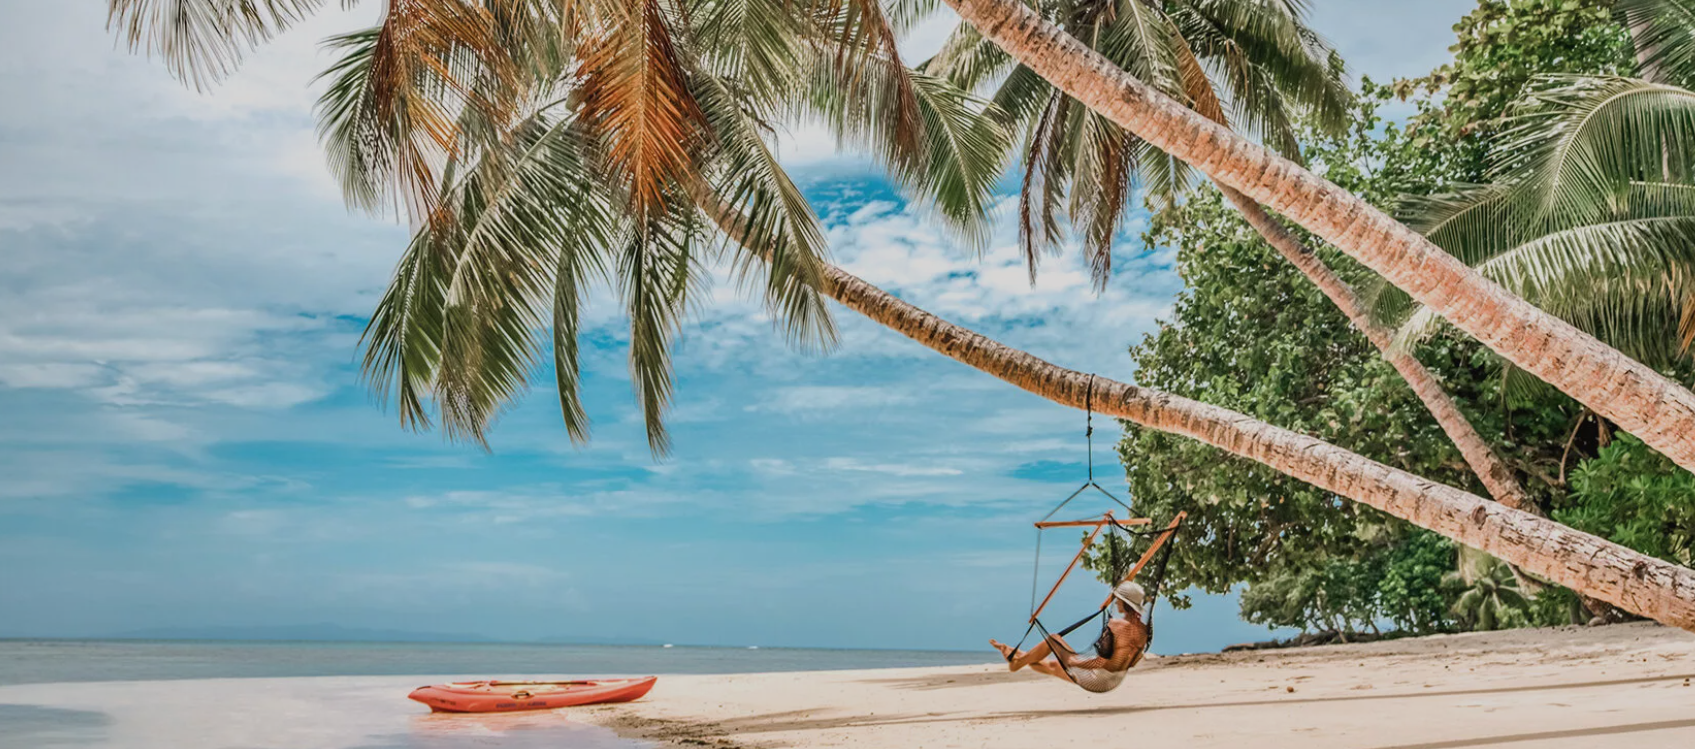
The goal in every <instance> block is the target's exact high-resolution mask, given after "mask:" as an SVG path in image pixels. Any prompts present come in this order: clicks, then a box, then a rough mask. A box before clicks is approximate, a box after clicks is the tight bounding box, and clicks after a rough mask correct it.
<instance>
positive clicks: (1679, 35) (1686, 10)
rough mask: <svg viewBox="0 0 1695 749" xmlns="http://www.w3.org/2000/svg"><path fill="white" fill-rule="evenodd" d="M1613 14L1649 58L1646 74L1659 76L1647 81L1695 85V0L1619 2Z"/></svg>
mask: <svg viewBox="0 0 1695 749" xmlns="http://www.w3.org/2000/svg"><path fill="white" fill-rule="evenodd" d="M1613 15H1614V17H1615V18H1617V19H1618V20H1619V22H1620V25H1622V26H1624V27H1625V28H1628V29H1630V35H1631V38H1632V41H1634V42H1635V43H1636V45H1637V47H1638V50H1639V52H1638V55H1639V56H1641V57H1644V58H1646V59H1644V60H1643V63H1644V65H1643V68H1644V69H1645V70H1644V72H1647V71H1650V70H1651V71H1654V72H1655V73H1657V75H1656V76H1648V75H1644V77H1645V78H1650V79H1652V80H1653V81H1654V82H1655V83H1669V84H1673V85H1677V86H1683V87H1685V88H1688V87H1690V86H1695V0H1615V2H1614V3H1613ZM1643 53H1646V54H1643Z"/></svg>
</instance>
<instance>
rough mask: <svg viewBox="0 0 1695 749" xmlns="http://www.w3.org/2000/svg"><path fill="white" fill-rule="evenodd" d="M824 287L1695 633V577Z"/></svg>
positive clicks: (831, 271)
mask: <svg viewBox="0 0 1695 749" xmlns="http://www.w3.org/2000/svg"><path fill="white" fill-rule="evenodd" d="M691 192H692V193H693V197H694V199H695V201H696V203H697V204H698V205H700V206H701V209H702V211H703V212H704V213H706V214H707V215H708V216H709V217H710V218H711V219H712V220H713V221H714V222H715V223H716V224H717V225H718V226H719V228H720V229H722V230H723V231H724V233H725V234H726V235H728V236H729V237H730V238H731V240H732V241H737V240H739V239H740V238H742V237H743V234H744V231H743V227H744V225H745V224H744V223H743V219H742V217H741V215H740V214H739V213H737V211H736V210H735V208H734V207H733V206H731V205H729V204H727V203H725V202H723V201H722V200H720V199H719V198H718V197H717V196H716V195H714V194H712V193H711V190H710V188H708V187H706V186H705V185H703V184H695V185H693V186H692V187H691ZM821 276H822V279H821V281H822V287H823V288H822V290H823V292H824V293H825V294H826V295H828V296H829V297H830V298H832V299H835V300H836V301H837V302H840V303H841V304H842V305H843V306H845V307H847V308H848V309H851V310H853V311H855V312H858V313H860V314H862V315H864V316H866V317H868V318H870V319H871V320H872V321H874V322H876V323H878V324H880V325H883V326H884V327H887V328H890V329H892V330H894V331H896V332H898V333H900V334H901V335H904V336H906V337H908V338H911V339H912V340H914V341H917V342H918V343H920V344H922V345H924V346H926V347H928V348H930V349H933V350H935V351H937V352H939V353H942V354H945V355H947V356H948V357H950V358H952V359H954V360H956V361H959V362H962V363H964V364H966V365H969V366H971V367H973V368H975V369H978V370H980V371H982V372H985V373H988V374H990V375H993V376H994V377H996V378H998V379H1001V380H1004V381H1006V382H1008V383H1010V384H1012V385H1015V386H1017V387H1019V388H1022V389H1024V390H1027V391H1029V392H1032V393H1035V394H1036V395H1039V396H1041V397H1043V398H1046V399H1048V400H1050V401H1053V402H1055V403H1058V404H1060V405H1064V406H1070V407H1072V408H1077V409H1082V408H1092V409H1093V410H1094V411H1096V412H1098V413H1103V414H1108V415H1111V416H1117V417H1120V418H1123V419H1127V420H1129V421H1132V422H1135V423H1137V424H1140V425H1142V426H1145V427H1148V428H1150V429H1157V430H1159V431H1162V432H1168V433H1170V434H1178V435H1183V436H1185V437H1191V438H1194V439H1197V440H1200V441H1202V442H1205V443H1207V444H1209V445H1212V446H1214V447H1217V448H1219V449H1222V450H1224V451H1226V452H1228V453H1231V454H1233V455H1237V456H1241V457H1244V458H1248V459H1250V460H1255V461H1258V462H1260V463H1263V464H1265V465H1267V466H1270V467H1271V468H1273V469H1276V470H1278V471H1281V472H1283V473H1285V474H1288V475H1290V476H1293V477H1295V478H1298V479H1300V480H1302V481H1306V482H1308V483H1310V484H1312V485H1314V486H1317V487H1319V488H1320V489H1324V490H1326V491H1330V492H1334V493H1336V494H1338V495H1340V496H1343V497H1347V498H1349V499H1352V500H1355V501H1358V502H1362V503H1364V504H1367V505H1370V506H1372V507H1375V508H1377V509H1379V510H1382V511H1384V512H1387V513H1389V514H1391V515H1394V516H1395V517H1398V518H1401V519H1403V520H1407V521H1409V522H1411V523H1413V524H1414V525H1417V526H1419V527H1421V528H1427V529H1429V530H1432V531H1435V532H1436V533H1440V534H1442V535H1443V536H1446V537H1448V538H1451V539H1453V540H1454V541H1456V542H1459V543H1461V544H1464V545H1466V546H1470V547H1472V548H1475V549H1481V550H1483V551H1485V552H1488V553H1490V554H1493V555H1495V556H1496V557H1498V558H1500V559H1502V560H1503V561H1505V562H1507V563H1509V564H1513V565H1516V566H1519V567H1522V568H1523V569H1525V570H1526V571H1529V572H1531V573H1533V574H1536V575H1539V576H1542V577H1546V578H1547V579H1549V580H1551V581H1553V582H1556V583H1559V584H1561V585H1565V586H1567V587H1569V588H1571V589H1573V590H1575V591H1578V592H1579V593H1582V594H1585V595H1589V596H1594V597H1596V598H1600V599H1603V600H1606V601H1609V602H1612V603H1615V604H1618V605H1619V606H1620V607H1622V608H1624V609H1627V610H1629V611H1633V612H1636V613H1638V614H1640V615H1642V616H1645V617H1648V618H1650V619H1655V620H1657V621H1660V622H1662V623H1665V624H1668V625H1671V626H1674V627H1679V628H1682V629H1686V630H1689V631H1692V632H1695V570H1691V569H1689V568H1687V567H1680V566H1677V565H1674V564H1671V563H1669V562H1666V561H1664V560H1660V559H1655V558H1653V557H1650V556H1647V555H1644V554H1641V553H1639V552H1636V551H1633V550H1631V549H1627V548H1625V547H1623V546H1620V545H1618V544H1615V543H1612V542H1610V541H1607V540H1605V539H1601V538H1597V537H1595V536H1591V535H1589V534H1587V533H1580V532H1578V531H1575V530H1572V529H1571V528H1568V527H1566V526H1564V525H1560V524H1559V523H1556V522H1554V521H1552V520H1548V519H1547V518H1542V517H1538V516H1536V515H1532V514H1530V513H1527V512H1524V511H1522V510H1515V509H1513V508H1510V507H1506V506H1504V505H1502V504H1501V503H1499V502H1491V501H1489V500H1487V499H1484V498H1482V497H1479V496H1477V495H1474V494H1470V493H1467V492H1463V491H1460V490H1459V489H1455V488H1453V487H1450V486H1445V485H1442V484H1438V483H1435V482H1433V481H1430V480H1428V479H1424V478H1420V477H1418V476H1415V475H1413V474H1411V473H1407V472H1406V471H1402V470H1398V469H1395V468H1391V467H1389V466H1386V465H1384V464H1382V463H1378V462H1377V461H1374V460H1371V459H1369V458H1366V457H1364V456H1361V455H1359V454H1356V453H1352V452H1349V451H1347V450H1344V449H1342V448H1340V447H1337V446H1335V445H1332V444H1330V443H1327V442H1324V441H1322V440H1319V439H1315V438H1313V437H1308V436H1305V435H1301V434H1297V433H1295V432H1291V431H1289V430H1287V429H1282V428H1279V427H1275V426H1272V425H1270V424H1267V423H1265V422H1263V421H1258V420H1255V419H1253V418H1252V417H1249V416H1246V415H1243V414H1240V413H1236V412H1235V411H1231V410H1229V409H1225V408H1220V407H1218V406H1212V405H1208V404H1205V403H1200V402H1198V401H1193V400H1189V399H1187V398H1181V397H1178V396H1175V395H1170V394H1167V393H1161V392H1157V391H1152V390H1147V389H1145V388H1140V387H1137V386H1135V385H1130V384H1126V383H1123V382H1118V381H1115V380H1108V379H1104V378H1101V377H1097V376H1094V375H1089V374H1085V373H1083V372H1078V371H1075V370H1071V369H1066V368H1064V367H1060V366H1056V365H1054V364H1051V363H1049V362H1047V361H1043V360H1042V359H1040V358H1037V357H1036V356H1034V355H1032V354H1029V353H1027V352H1024V351H1020V350H1018V349H1014V348H1012V347H1009V346H1007V345H1005V344H1002V343H1000V342H998V341H995V340H993V339H990V338H988V337H987V336H984V335H982V334H979V333H976V332H974V331H971V330H968V329H966V328H963V327H960V326H958V325H955V324H953V323H950V322H948V321H946V320H943V319H941V318H940V317H937V316H935V315H933V314H930V313H929V312H926V311H924V310H922V309H919V308H917V307H915V306H913V305H911V304H909V303H907V302H905V301H902V300H901V299H899V298H898V297H896V296H894V295H893V294H890V293H888V292H886V291H883V290H882V289H880V288H877V287H876V286H873V285H871V284H869V283H866V282H865V281H864V280H862V279H860V278H859V277H857V276H854V275H853V274H851V273H848V272H847V271H845V270H842V269H841V268H838V267H836V266H834V265H829V264H825V265H824V266H823V268H822V271H821Z"/></svg>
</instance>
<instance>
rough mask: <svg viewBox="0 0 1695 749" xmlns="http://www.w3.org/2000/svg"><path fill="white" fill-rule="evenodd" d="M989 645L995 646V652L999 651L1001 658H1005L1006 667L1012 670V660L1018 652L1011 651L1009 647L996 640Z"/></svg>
mask: <svg viewBox="0 0 1695 749" xmlns="http://www.w3.org/2000/svg"><path fill="white" fill-rule="evenodd" d="M989 644H990V645H993V646H995V649H996V650H999V651H1001V656H1002V657H1004V658H1006V663H1007V667H1008V668H1012V659H1013V657H1015V656H1016V655H1017V654H1018V651H1017V650H1013V649H1012V646H1011V645H1004V644H1002V643H1000V642H998V641H996V640H990V641H989Z"/></svg>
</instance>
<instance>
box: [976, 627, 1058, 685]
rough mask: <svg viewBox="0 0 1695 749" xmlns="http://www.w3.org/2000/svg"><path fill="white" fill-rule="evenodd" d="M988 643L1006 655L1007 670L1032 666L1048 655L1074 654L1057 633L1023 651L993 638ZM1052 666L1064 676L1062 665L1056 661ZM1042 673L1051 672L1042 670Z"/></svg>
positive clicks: (1056, 656)
mask: <svg viewBox="0 0 1695 749" xmlns="http://www.w3.org/2000/svg"><path fill="white" fill-rule="evenodd" d="M989 644H990V645H993V646H995V649H996V650H999V651H1001V655H1004V656H1006V658H1007V670H1009V671H1017V670H1018V669H1021V668H1024V667H1025V666H1034V665H1036V664H1039V663H1041V662H1042V661H1043V660H1044V659H1046V658H1047V657H1048V656H1050V655H1052V656H1054V657H1055V658H1069V657H1071V656H1073V655H1076V651H1074V650H1072V649H1071V646H1070V645H1069V644H1067V643H1066V642H1065V640H1063V639H1061V638H1060V637H1059V635H1048V637H1047V639H1044V640H1042V641H1041V642H1040V643H1038V644H1037V645H1036V647H1033V648H1030V649H1029V650H1028V651H1026V652H1023V653H1020V652H1018V651H1016V650H1013V649H1012V646H1011V645H1003V644H1001V643H999V642H996V641H994V640H990V641H989ZM1053 666H1054V669H1055V670H1057V671H1058V672H1059V675H1060V676H1062V677H1064V676H1065V668H1064V667H1062V666H1060V665H1059V664H1058V663H1054V664H1053ZM1043 673H1052V672H1049V671H1043ZM1065 678H1070V677H1065Z"/></svg>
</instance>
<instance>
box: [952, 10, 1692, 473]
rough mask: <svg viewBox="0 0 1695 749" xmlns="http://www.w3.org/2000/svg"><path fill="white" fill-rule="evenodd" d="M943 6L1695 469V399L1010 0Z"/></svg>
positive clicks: (1052, 78) (1059, 83)
mask: <svg viewBox="0 0 1695 749" xmlns="http://www.w3.org/2000/svg"><path fill="white" fill-rule="evenodd" d="M948 4H949V5H950V6H951V7H953V9H954V10H955V11H957V12H958V13H959V15H960V16H961V17H962V18H963V19H964V20H965V21H966V22H967V23H970V24H971V25H972V26H974V27H976V28H977V29H978V31H980V32H981V33H982V34H983V35H984V36H985V37H986V38H988V39H990V40H992V41H993V42H994V43H995V44H996V45H997V46H999V47H1001V48H1002V49H1004V50H1006V51H1007V52H1008V53H1010V54H1011V55H1012V56H1013V58H1014V59H1016V60H1018V61H1019V62H1020V63H1021V64H1023V65H1025V66H1027V67H1029V69H1030V70H1031V71H1033V72H1034V73H1036V74H1037V75H1039V76H1041V77H1042V78H1044V79H1046V80H1048V81H1049V82H1051V83H1052V84H1054V85H1055V86H1056V87H1057V88H1059V89H1060V90H1062V91H1064V92H1066V93H1067V94H1070V95H1071V96H1072V97H1073V98H1075V99H1076V100H1078V101H1079V102H1082V103H1083V104H1084V105H1086V106H1088V107H1089V108H1090V109H1092V110H1094V111H1096V112H1099V113H1100V114H1102V115H1104V116H1106V117H1107V118H1108V119H1110V120H1111V121H1112V122H1113V123H1115V124H1117V125H1119V126H1120V127H1122V128H1124V129H1125V130H1127V131H1129V132H1131V133H1135V134H1136V135H1137V136H1139V137H1141V138H1143V139H1144V140H1146V141H1148V143H1150V144H1152V145H1153V146H1155V147H1157V148H1159V149H1160V150H1162V151H1164V152H1166V153H1169V154H1171V155H1172V156H1175V157H1177V158H1179V159H1181V160H1183V161H1185V162H1187V163H1189V164H1191V165H1193V166H1195V167H1196V168H1197V169H1199V170H1200V171H1201V172H1203V173H1205V174H1207V175H1209V176H1211V177H1212V178H1213V179H1214V180H1215V181H1217V182H1218V183H1219V184H1220V185H1223V186H1225V187H1229V188H1231V189H1234V190H1237V191H1240V192H1241V193H1242V194H1244V195H1246V196H1248V197H1249V198H1250V199H1252V200H1254V201H1258V202H1260V203H1262V204H1264V205H1265V206H1267V207H1269V208H1271V209H1273V210H1276V211H1278V212H1280V213H1282V214H1283V215H1284V216H1286V217H1288V218H1289V219H1290V220H1292V221H1294V222H1295V223H1298V224H1300V225H1301V226H1304V227H1306V228H1307V229H1309V230H1311V231H1312V232H1313V233H1314V234H1316V235H1318V236H1319V237H1321V238H1323V239H1325V240H1326V241H1328V242H1330V243H1331V244H1333V245H1335V246H1336V247H1337V248H1338V249H1340V250H1342V251H1343V252H1345V253H1347V254H1349V255H1350V256H1352V257H1353V258H1355V259H1356V260H1359V261H1360V262H1361V263H1362V264H1364V265H1365V266H1366V267H1368V268H1370V269H1372V270H1373V271H1376V272H1377V273H1378V274H1380V275H1382V276H1383V277H1384V278H1385V279H1386V280H1388V281H1389V283H1391V284H1393V285H1395V286H1397V287H1399V288H1401V289H1403V290H1405V291H1406V292H1407V293H1408V294H1410V295H1411V296H1412V297H1413V298H1414V299H1415V300H1417V301H1418V302H1420V303H1422V304H1425V305H1426V306H1429V307H1430V308H1431V309H1432V310H1434V311H1435V313H1437V314H1440V315H1441V316H1442V317H1444V318H1446V319H1447V320H1448V321H1449V322H1451V323H1453V324H1454V325H1455V326H1456V327H1458V328H1459V329H1461V330H1463V331H1465V332H1466V333H1469V334H1470V335H1472V336H1474V337H1476V338H1477V339H1478V340H1479V341H1481V342H1482V343H1483V344H1484V345H1486V346H1488V347H1489V348H1490V349H1493V350H1494V351H1495V352H1496V353H1499V354H1500V355H1501V356H1503V357H1504V358H1506V359H1507V360H1508V361H1511V362H1512V363H1513V364H1515V365H1516V366H1518V367H1521V368H1523V369H1524V370H1525V371H1527V372H1529V373H1531V374H1533V375H1535V376H1536V377H1538V378H1540V379H1542V380H1543V381H1545V382H1547V383H1549V384H1551V385H1554V386H1555V387H1557V388H1559V389H1560V390H1561V391H1563V392H1565V393H1566V394H1568V395H1570V396H1572V397H1573V398H1576V399H1577V400H1578V401H1580V402H1582V403H1584V404H1585V405H1587V406H1589V407H1590V408H1592V409H1594V410H1595V411H1596V412H1597V413H1600V414H1601V415H1603V416H1605V417H1607V418H1609V419H1611V420H1613V421H1614V422H1615V423H1617V424H1618V425H1619V426H1620V427H1622V428H1624V429H1625V430H1627V431H1629V432H1631V433H1632V434H1635V435H1636V436H1637V437H1639V438H1641V439H1642V440H1643V442H1645V443H1647V444H1648V445H1650V446H1652V447H1653V448H1655V449H1656V450H1659V451H1660V452H1662V453H1664V454H1665V455H1666V456H1667V457H1669V458H1671V459H1672V460H1673V461H1674V462H1676V463H1677V464H1678V465H1680V466H1682V467H1684V468H1687V469H1692V470H1695V393H1691V392H1690V391H1689V390H1688V389H1686V388H1684V387H1683V386H1681V385H1679V384H1678V383H1676V382H1674V381H1672V380H1671V379H1670V378H1668V377H1666V376H1664V375H1662V374H1660V373H1659V372H1657V371H1655V370H1654V369H1652V368H1651V367H1648V366H1646V365H1644V364H1642V363H1641V362H1638V361H1635V360H1633V359H1630V358H1628V357H1626V356H1625V355H1623V354H1621V353H1619V352H1618V351H1617V350H1616V349H1613V348H1611V347H1609V346H1607V345H1606V344H1604V343H1602V342H1600V341H1598V340H1596V339H1595V338H1594V337H1593V336H1590V335H1588V334H1586V333H1583V332H1582V331H1580V330H1578V329H1576V328H1574V327H1572V326H1571V325H1570V324H1568V323H1565V322H1564V321H1562V320H1560V319H1558V318H1557V317H1554V316H1553V315H1550V314H1548V313H1546V312H1544V311H1542V310H1540V309H1537V308H1536V307H1535V306H1533V305H1531V304H1530V303H1529V302H1526V301H1524V300H1523V299H1520V298H1518V297H1516V296H1514V295H1512V294H1511V293H1510V292H1507V291H1506V290H1504V289H1502V288H1501V287H1499V286H1498V285H1496V284H1494V283H1492V282H1490V281H1489V280H1487V279H1486V278H1484V277H1483V276H1481V275H1480V274H1478V273H1477V272H1476V271H1474V270H1472V269H1471V268H1469V267H1467V266H1466V265H1465V264H1464V263H1462V262H1460V261H1459V260H1457V259H1455V258H1454V257H1452V256H1451V255H1448V254H1447V253H1445V252H1443V251H1442V250H1441V249H1440V248H1439V247H1437V246H1436V245H1435V244H1433V243H1432V242H1430V241H1429V240H1428V239H1425V238H1424V237H1423V236H1422V235H1420V234H1418V233H1417V232H1415V231H1413V230H1412V229H1409V228H1408V227H1406V226H1405V225H1402V224H1400V223H1399V222H1396V221H1395V220H1394V219H1391V218H1390V217H1388V216H1387V215H1385V214H1384V213H1383V212H1381V211H1379V210H1377V209H1376V208H1374V207H1372V206H1371V205H1370V204H1368V203H1367V202H1365V201H1364V200H1361V199H1360V198H1359V197H1357V196H1354V195H1351V194H1349V193H1348V192H1347V191H1345V190H1342V189H1341V188H1339V187H1337V186H1335V185H1334V184H1331V183H1329V182H1328V181H1325V180H1324V179H1322V178H1320V177H1318V176H1316V175H1314V174H1312V173H1311V172H1308V171H1307V170H1305V169H1303V168H1301V167H1300V166H1299V165H1297V164H1295V163H1294V162H1292V161H1290V160H1288V159H1285V158H1282V157H1280V156H1278V155H1277V154H1275V153H1274V152H1273V151H1271V150H1270V149H1269V148H1267V147H1265V146H1262V145H1259V144H1256V143H1254V142H1252V141H1250V140H1248V139H1247V138H1244V137H1242V136H1240V135H1237V134H1235V133H1232V132H1230V130H1229V129H1227V128H1225V127H1223V126H1222V125H1220V124H1218V123H1216V122H1212V121H1210V120H1208V119H1206V118H1205V117H1203V116H1201V115H1199V114H1197V113H1196V112H1194V111H1193V110H1191V109H1190V108H1188V107H1186V106H1184V105H1183V104H1182V103H1181V102H1178V101H1176V100H1173V99H1172V98H1171V97H1169V96H1166V95H1164V94H1163V93H1161V92H1160V91H1158V90H1157V89H1154V88H1152V87H1150V86H1148V85H1147V84H1144V83H1143V82H1141V81H1139V80H1137V79H1136V78H1134V77H1133V76H1131V75H1130V74H1128V73H1126V72H1125V71H1124V70H1123V69H1121V68H1120V67H1118V66H1117V65H1114V64H1113V63H1112V61H1111V60H1109V59H1107V58H1105V57H1103V56H1102V55H1100V54H1099V53H1096V52H1094V51H1093V50H1091V49H1089V48H1088V47H1087V46H1085V45H1084V44H1083V43H1082V42H1079V41H1078V40H1077V39H1076V38H1074V37H1072V36H1071V35H1069V34H1066V33H1065V31H1064V30H1062V29H1060V28H1058V27H1056V26H1055V25H1053V24H1052V23H1049V22H1047V21H1046V20H1044V19H1043V18H1042V17H1041V16H1040V14H1039V13H1037V12H1036V11H1035V10H1033V9H1031V8H1029V7H1027V6H1025V5H1023V4H1022V3H1020V2H1017V0H948ZM1263 4H1265V5H1266V6H1268V7H1269V6H1283V7H1298V5H1299V3H1298V2H1296V0H1263Z"/></svg>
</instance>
